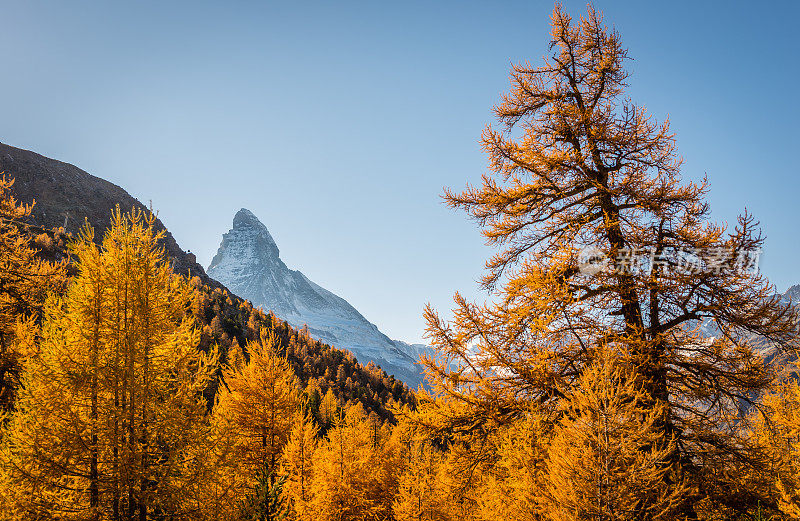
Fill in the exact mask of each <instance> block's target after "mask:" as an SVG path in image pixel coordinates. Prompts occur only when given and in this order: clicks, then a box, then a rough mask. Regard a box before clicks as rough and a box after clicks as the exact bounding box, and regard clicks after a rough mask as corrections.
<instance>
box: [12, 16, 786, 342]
mask: <svg viewBox="0 0 800 521" xmlns="http://www.w3.org/2000/svg"><path fill="white" fill-rule="evenodd" d="M162 4H163V5H162ZM167 4H168V5H167ZM595 5H596V7H597V8H599V9H600V10H602V11H604V13H605V17H606V22H607V23H609V24H612V25H614V26H615V27H616V28H617V29H618V30H619V31H620V32H621V34H622V37H623V42H624V43H625V45H626V46H627V47H628V48H629V49H630V55H631V56H632V57H633V58H634V60H633V61H631V62H629V69H630V70H631V72H632V73H633V75H632V77H631V80H630V83H631V87H630V95H631V96H632V97H633V99H634V100H635V101H637V102H638V103H641V104H644V105H645V106H646V107H647V108H648V109H649V110H650V111H651V112H652V113H653V114H655V115H656V116H657V117H658V118H659V119H663V118H664V117H665V116H666V115H669V116H670V119H671V121H672V126H673V130H674V131H675V132H676V133H677V139H678V147H679V151H680V153H681V154H682V155H683V157H684V158H685V165H684V176H685V177H686V178H696V177H698V176H701V175H702V174H703V173H707V174H708V176H709V178H710V180H711V190H712V192H711V196H710V200H711V204H712V209H713V215H714V217H715V218H716V219H718V220H720V221H731V220H732V219H734V218H735V216H736V214H737V213H738V212H739V211H741V210H742V209H743V208H744V207H745V206H747V208H748V209H749V210H750V211H752V212H753V213H754V214H755V215H756V217H757V218H759V219H760V220H761V223H762V227H763V230H764V233H765V235H766V236H767V243H766V247H765V251H764V255H763V258H762V262H761V268H762V270H763V271H765V272H766V273H767V275H768V276H769V277H770V278H771V280H772V281H773V282H774V283H775V284H776V285H777V287H778V289H779V290H784V289H785V288H786V287H787V286H788V285H790V284H794V283H800V268H798V266H797V264H798V263H797V261H798V257H799V255H800V240H798V233H797V222H798V217H797V213H798V188H800V180H799V179H800V175H799V174H800V168H798V166H797V161H796V151H797V148H798V138H800V131H798V120H799V119H800V103H798V96H797V87H798V79H800V73H798V62H799V60H798V56H800V52H799V51H800V44H799V43H798V39H797V37H796V36H795V35H796V30H795V29H796V25H795V24H796V21H797V19H798V15H800V4H799V3H796V2H788V1H787V2H782V3H775V4H772V7H771V8H770V9H769V10H767V9H764V8H760V7H759V6H758V4H756V3H754V2H670V3H667V2H659V3H655V2H638V1H631V2H597V3H596V4H595ZM565 6H566V8H567V10H568V11H570V12H571V13H573V14H575V15H578V14H580V13H582V12H584V11H585V3H584V2H567V3H565ZM552 7H553V4H552V3H549V2H441V3H435V4H434V3H431V2H394V3H388V2H361V3H359V2H337V3H333V2H330V3H307V2H285V3H280V4H277V3H268V2H259V3H255V2H254V3H247V2H225V3H223V2H218V3H203V2H185V3H180V2H163V3H162V2H128V3H122V2H115V3H111V2H102V3H101V2H97V3H90V2H80V1H78V2H70V3H67V2H50V3H47V2H35V1H19V2H4V1H0V19H1V20H2V24H0V71H2V72H0V108H1V112H0V114H1V116H0V141H2V142H4V143H8V144H11V145H14V146H19V147H22V148H27V149H31V150H34V151H37V152H39V153H41V154H44V155H47V156H50V157H54V158H57V159H61V160H63V161H67V162H70V163H73V164H75V165H77V166H79V167H81V168H83V169H84V170H87V171H88V172H90V173H92V174H95V175H98V176H100V177H103V178H105V179H108V180H110V181H112V182H114V183H116V184H119V185H120V186H122V187H123V188H125V189H126V190H128V191H129V192H130V193H131V194H133V195H134V196H136V197H138V198H139V199H140V200H142V201H143V202H145V204H147V202H148V201H149V200H152V201H153V205H154V206H155V207H156V208H157V209H158V210H159V215H160V217H161V218H162V220H163V221H164V222H165V223H166V225H167V226H168V227H169V229H170V230H171V231H172V232H173V234H174V235H175V237H176V238H177V240H178V242H179V244H181V246H182V247H183V248H184V249H191V250H192V251H193V252H195V253H196V254H197V256H198V259H199V260H200V262H201V263H203V264H204V265H207V264H208V262H209V261H210V260H211V257H212V256H213V254H214V253H215V251H216V248H217V247H218V245H219V241H220V238H221V235H222V233H224V232H225V231H227V230H228V228H230V226H231V220H232V218H233V215H234V213H235V212H236V210H238V209H239V208H241V207H246V208H249V209H250V210H252V211H253V212H254V213H255V214H256V215H257V216H258V217H259V218H260V219H261V220H262V221H263V222H264V223H265V224H266V225H267V227H268V228H269V229H270V232H271V233H272V235H273V236H274V238H275V240H276V242H277V243H278V245H279V247H280V249H281V256H282V257H283V259H284V260H285V262H286V263H287V264H288V265H289V266H290V267H292V268H296V269H301V270H302V271H303V272H304V273H305V274H306V275H307V276H308V277H309V278H311V279H312V280H314V281H315V282H317V283H319V284H320V285H322V286H324V287H326V288H328V289H330V290H332V291H334V292H336V293H337V294H339V295H340V296H342V297H344V298H346V299H347V300H348V301H350V302H351V303H352V304H353V305H354V306H355V307H356V308H357V309H359V310H360V311H361V312H362V313H363V314H364V315H365V316H366V317H367V318H368V319H370V320H371V321H373V322H375V323H376V324H377V325H378V326H379V327H380V328H381V329H382V330H383V331H384V332H386V333H387V334H389V336H391V337H393V338H399V339H403V340H407V341H418V340H420V339H421V338H422V334H423V328H424V324H423V321H422V319H421V310H422V307H423V305H424V304H425V303H426V302H431V303H433V304H434V306H436V307H438V308H439V309H440V310H441V311H443V312H445V314H447V313H446V312H447V311H448V310H449V308H450V299H451V296H452V293H453V292H454V291H455V290H461V291H462V292H464V293H465V294H467V295H469V296H471V297H473V298H476V299H479V300H482V299H485V298H486V295H484V294H482V293H480V292H479V291H478V290H477V289H476V284H475V280H476V279H477V277H478V276H479V275H480V274H481V270H482V266H483V262H484V260H485V259H486V257H487V256H488V255H489V253H490V251H489V250H488V249H487V248H486V247H485V246H484V245H483V242H482V238H481V236H480V235H479V233H478V230H477V228H476V227H475V226H474V224H473V223H471V222H470V221H468V220H467V219H466V218H465V216H464V215H463V214H461V213H456V212H453V211H450V210H448V209H447V208H445V207H444V206H443V205H442V204H441V199H440V194H441V192H442V188H443V187H444V186H449V187H453V188H460V187H463V186H464V185H465V183H467V182H472V181H476V180H477V179H479V177H480V175H481V173H483V172H484V171H485V169H486V158H485V157H484V155H483V154H482V152H481V151H480V147H479V144H478V139H479V137H480V133H481V130H482V129H483V127H484V125H485V124H486V123H488V122H490V120H491V114H490V109H491V107H492V105H493V104H494V103H496V102H497V101H498V100H499V97H500V95H501V93H502V92H503V91H504V90H505V89H506V88H507V85H508V83H507V73H508V69H509V64H510V63H511V62H512V61H520V60H531V61H532V62H534V63H536V62H538V61H539V60H540V58H541V56H542V55H543V54H544V53H546V51H547V44H548V30H549V26H548V21H549V14H550V12H551V10H552Z"/></svg>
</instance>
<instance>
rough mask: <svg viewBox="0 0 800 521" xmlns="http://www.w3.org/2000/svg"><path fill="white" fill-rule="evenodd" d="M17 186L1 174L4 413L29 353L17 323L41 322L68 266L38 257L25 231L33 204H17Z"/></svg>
mask: <svg viewBox="0 0 800 521" xmlns="http://www.w3.org/2000/svg"><path fill="white" fill-rule="evenodd" d="M13 184H14V180H13V179H8V178H6V177H5V176H2V175H0V411H8V410H10V409H11V408H12V405H13V402H14V388H15V386H16V381H15V380H16V378H17V377H18V374H19V366H20V361H21V359H22V358H24V355H25V354H26V353H21V352H20V348H19V347H20V346H18V345H16V344H15V339H16V334H15V330H16V328H17V324H18V323H24V322H25V321H26V320H34V321H35V320H36V319H38V318H39V314H40V312H41V308H42V306H43V305H44V301H45V299H46V297H47V295H48V294H49V293H50V292H57V291H61V290H63V286H64V284H65V281H66V270H65V264H64V263H56V264H54V263H51V262H46V261H44V260H42V259H40V258H37V256H36V249H35V248H33V247H32V246H31V237H29V236H28V235H27V234H26V233H24V230H23V229H24V227H26V226H27V224H26V223H25V222H24V221H25V220H26V219H27V218H28V217H29V216H30V214H31V210H32V209H33V204H22V203H19V202H18V201H16V200H15V199H14V197H13V196H12V195H11V188H12V186H13ZM31 325H33V324H31Z"/></svg>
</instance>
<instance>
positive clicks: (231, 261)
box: [208, 208, 425, 388]
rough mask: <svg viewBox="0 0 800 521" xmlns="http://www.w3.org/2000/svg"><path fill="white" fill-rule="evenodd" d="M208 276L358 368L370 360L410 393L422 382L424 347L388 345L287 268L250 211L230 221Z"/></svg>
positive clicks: (342, 304)
mask: <svg viewBox="0 0 800 521" xmlns="http://www.w3.org/2000/svg"><path fill="white" fill-rule="evenodd" d="M208 275H209V276H210V277H213V278H214V279H216V280H218V281H220V282H221V283H222V284H224V285H225V286H227V287H228V288H229V289H230V290H231V291H232V292H233V293H235V294H237V295H239V296H240V297H242V298H245V299H248V300H250V302H252V303H253V305H254V306H261V307H262V308H263V309H264V310H265V311H266V310H271V311H273V312H274V313H275V314H276V315H277V316H278V317H279V318H281V319H283V320H286V321H287V322H289V323H290V324H292V325H293V326H295V327H298V328H300V327H303V326H307V327H308V329H309V333H311V335H312V336H314V337H316V338H319V339H320V340H322V341H324V342H326V343H329V344H331V345H333V346H335V347H339V348H344V349H348V350H350V351H352V352H353V354H354V355H355V356H356V357H357V358H358V361H359V362H361V363H367V362H369V361H373V362H375V363H376V364H377V365H379V366H381V368H382V369H384V370H385V371H386V372H387V373H389V374H393V375H395V376H396V377H397V378H399V379H401V380H403V381H404V382H406V383H407V384H408V385H409V386H410V387H412V388H414V387H416V386H417V385H418V384H419V383H420V382H421V380H422V379H421V375H420V367H419V366H418V365H416V362H417V360H418V359H419V354H420V352H421V351H422V350H424V349H425V348H424V346H419V345H410V344H406V343H405V342H399V341H394V340H391V339H390V338H389V337H387V336H386V335H384V334H383V333H381V332H380V331H379V330H378V328H377V327H376V326H375V325H374V324H372V323H371V322H369V321H368V320H367V319H366V318H364V317H363V316H362V315H361V313H359V312H358V311H357V310H356V309H355V308H354V307H353V306H351V305H350V304H349V303H348V302H347V301H346V300H344V299H343V298H341V297H338V296H337V295H334V294H333V293H331V292H330V291H328V290H326V289H325V288H322V287H320V286H319V285H317V284H315V283H314V282H312V281H310V280H309V279H308V278H307V277H306V276H305V275H303V274H302V273H301V272H299V271H296V270H291V269H289V268H288V267H287V266H286V264H284V262H283V261H282V260H281V258H280V251H279V250H278V246H277V244H275V241H274V240H273V239H272V236H271V235H270V233H269V231H268V230H267V227H266V226H264V225H263V224H262V223H261V222H260V221H259V220H258V218H256V216H255V215H253V214H252V213H251V212H250V211H249V210H246V209H244V208H243V209H241V210H239V212H238V213H237V214H236V216H235V217H234V218H233V228H232V229H231V230H230V231H229V232H227V233H226V234H225V235H223V238H222V244H220V247H219V250H218V251H217V254H216V256H215V257H214V259H213V260H212V261H211V264H210V265H209V267H208Z"/></svg>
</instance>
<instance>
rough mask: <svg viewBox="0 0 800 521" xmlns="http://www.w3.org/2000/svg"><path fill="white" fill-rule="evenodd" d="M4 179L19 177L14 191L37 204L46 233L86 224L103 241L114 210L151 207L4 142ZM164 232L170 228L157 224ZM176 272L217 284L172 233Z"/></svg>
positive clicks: (0, 169)
mask: <svg viewBox="0 0 800 521" xmlns="http://www.w3.org/2000/svg"><path fill="white" fill-rule="evenodd" d="M0 175H5V176H7V177H12V178H14V186H13V187H12V192H13V194H14V197H16V199H17V200H19V201H21V202H23V203H30V202H32V201H34V200H35V201H36V205H35V206H34V207H33V213H32V223H31V224H34V225H36V226H40V227H42V228H47V229H49V228H55V227H58V226H64V225H65V224H66V227H65V228H66V231H68V232H71V233H73V234H75V233H76V232H77V231H78V230H79V229H80V227H81V226H82V225H83V222H84V219H88V220H89V223H90V224H91V225H92V226H93V227H94V229H95V236H96V237H97V238H98V239H101V238H102V237H103V233H102V232H103V231H104V230H105V229H106V228H108V225H109V223H110V221H111V211H112V210H113V209H114V208H115V207H116V206H117V205H119V207H120V209H122V211H123V212H124V211H129V210H130V209H131V208H134V207H135V208H138V209H140V210H145V209H146V208H145V206H144V205H143V204H142V203H140V202H139V201H138V200H137V199H136V198H134V197H132V196H131V195H130V194H129V193H128V192H126V191H125V190H123V189H122V188H120V187H119V186H117V185H115V184H113V183H109V182H108V181H106V180H105V179H100V178H99V177H95V176H93V175H91V174H88V173H86V172H84V171H83V170H81V169H80V168H78V167H75V166H73V165H70V164H69V163H63V162H61V161H56V160H55V159H50V158H47V157H44V156H42V155H39V154H36V153H34V152H30V151H28V150H23V149H20V148H15V147H12V146H9V145H5V144H3V143H0ZM156 227H157V228H158V229H160V230H165V231H166V228H165V227H164V225H163V224H162V223H161V221H157V222H156ZM162 243H163V246H164V248H165V249H166V252H167V255H168V256H169V258H170V261H171V262H172V266H173V269H174V270H175V272H176V273H182V274H184V275H188V274H191V275H197V276H199V277H200V278H201V279H202V280H203V281H204V282H206V283H210V284H212V285H215V284H216V283H215V282H214V281H211V280H210V279H209V278H208V277H207V276H206V273H205V270H203V267H202V266H200V265H199V264H198V263H197V262H196V260H195V258H194V255H192V254H190V253H186V252H184V251H183V250H182V249H181V248H180V246H178V243H177V242H175V239H174V238H173V237H172V234H171V233H170V232H169V231H166V235H165V236H164V239H163V241H162Z"/></svg>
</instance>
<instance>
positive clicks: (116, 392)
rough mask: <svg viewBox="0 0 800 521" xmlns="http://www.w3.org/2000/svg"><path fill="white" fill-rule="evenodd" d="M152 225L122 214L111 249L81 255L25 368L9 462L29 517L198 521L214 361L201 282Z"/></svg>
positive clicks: (84, 238)
mask: <svg viewBox="0 0 800 521" xmlns="http://www.w3.org/2000/svg"><path fill="white" fill-rule="evenodd" d="M154 221H155V217H154V216H152V215H151V214H144V213H142V212H138V211H135V210H134V211H133V212H132V213H131V214H128V215H122V214H121V213H120V211H119V209H117V211H116V212H115V213H114V215H113V218H112V223H111V228H110V230H109V231H108V232H107V233H106V234H105V236H104V238H103V241H102V245H101V247H100V248H98V246H97V245H96V244H95V242H94V235H93V231H92V230H91V228H88V227H87V228H86V229H85V230H84V231H83V233H82V235H81V237H80V238H79V239H78V240H77V241H76V243H75V244H74V245H73V246H72V253H73V254H74V255H75V267H76V269H77V272H78V274H77V275H76V276H75V278H74V279H73V280H72V281H71V283H70V285H69V288H68V290H67V293H66V295H65V296H64V297H63V298H58V297H53V298H51V299H49V300H48V303H47V305H46V307H45V312H44V321H43V325H42V330H41V338H40V340H39V341H38V342H37V344H38V350H37V352H36V353H35V354H34V355H33V356H31V357H29V358H28V359H27V360H26V361H25V363H24V366H23V375H22V386H21V388H20V395H19V400H18V403H17V408H16V410H15V411H14V413H13V414H12V415H11V417H10V419H9V422H8V424H7V425H5V426H4V430H3V432H2V445H1V449H2V450H0V463H2V470H3V476H4V489H5V491H6V492H7V493H8V495H9V497H8V499H9V500H8V501H7V502H6V503H5V504H4V507H6V508H8V509H9V510H10V512H11V513H10V515H12V516H14V517H16V518H19V519H40V518H58V519H101V518H103V519H115V520H119V519H134V518H136V519H149V518H150V517H151V516H152V515H155V514H156V513H157V514H158V515H168V516H172V517H173V518H175V519H186V518H198V517H199V516H200V514H199V512H197V511H187V510H186V506H187V505H196V504H197V502H196V501H192V497H191V496H192V495H194V494H195V492H196V484H197V483H198V482H203V481H204V479H205V474H206V472H207V471H208V468H207V466H206V456H205V453H206V452H207V450H206V444H207V441H208V439H209V422H208V414H207V408H206V403H205V400H204V399H203V395H202V393H203V391H204V390H205V389H206V387H207V386H208V385H209V383H210V381H211V379H212V378H213V375H214V372H215V371H216V367H217V355H216V353H215V352H210V353H208V354H206V353H203V352H201V351H200V350H198V349H197V345H198V343H199V331H198V329H197V328H196V327H195V324H194V321H193V320H191V319H187V318H185V314H184V312H185V308H187V307H188V306H189V305H190V303H191V302H192V300H193V298H194V293H193V291H194V290H193V287H192V286H191V285H190V284H189V283H188V282H187V281H186V280H185V279H184V278H182V277H180V276H178V275H175V274H173V273H172V272H171V270H170V267H169V265H168V263H167V262H166V259H165V255H164V251H163V248H161V247H160V246H159V245H158V240H159V238H160V237H161V234H160V233H158V232H156V231H154V229H153V223H154Z"/></svg>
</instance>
